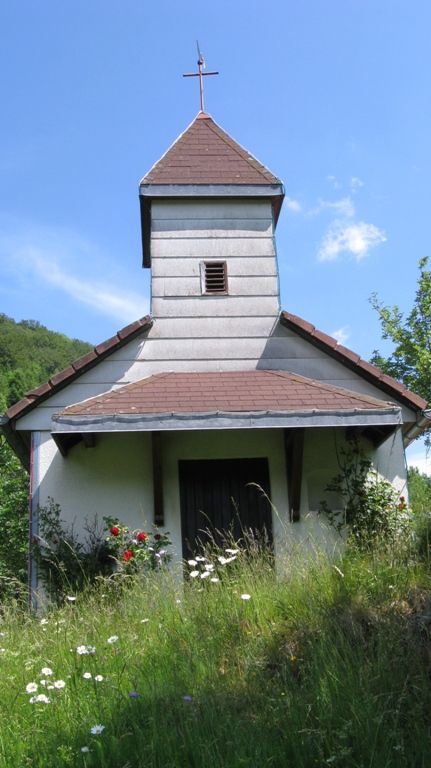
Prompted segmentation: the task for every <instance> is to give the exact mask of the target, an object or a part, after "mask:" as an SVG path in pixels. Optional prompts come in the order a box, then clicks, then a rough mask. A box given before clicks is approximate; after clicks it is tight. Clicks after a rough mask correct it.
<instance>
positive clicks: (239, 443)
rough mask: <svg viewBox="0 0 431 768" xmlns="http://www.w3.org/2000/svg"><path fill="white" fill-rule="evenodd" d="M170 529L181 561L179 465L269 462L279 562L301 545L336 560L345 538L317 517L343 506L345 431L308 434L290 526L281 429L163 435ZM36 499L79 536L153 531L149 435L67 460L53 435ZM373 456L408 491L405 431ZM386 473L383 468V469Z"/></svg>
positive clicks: (43, 452) (42, 449) (117, 438)
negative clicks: (118, 527) (114, 528)
mask: <svg viewBox="0 0 431 768" xmlns="http://www.w3.org/2000/svg"><path fill="white" fill-rule="evenodd" d="M162 440H163V442H162V446H163V448H162V453H163V484H164V507H165V526H164V530H168V531H169V532H170V534H171V538H172V542H173V555H174V562H176V563H178V562H179V561H180V560H181V556H182V544H181V515H180V496H179V477H178V461H179V460H180V459H215V458H219V459H234V458H267V459H268V464H269V473H270V486H271V501H272V504H273V536H274V547H275V552H276V554H277V556H278V557H279V560H280V561H281V559H282V556H283V554H285V553H288V552H289V551H291V549H292V548H294V549H297V548H298V547H299V548H300V549H301V550H303V551H304V552H306V553H312V552H314V551H316V550H321V549H324V550H325V551H326V552H328V553H329V554H333V553H334V552H335V551H336V550H337V548H338V547H339V545H340V543H341V540H340V538H339V536H338V534H336V533H335V531H334V530H333V529H332V528H331V527H330V526H329V525H328V523H327V521H326V519H325V517H324V516H323V515H321V514H318V510H319V504H320V502H321V501H322V500H323V499H326V501H327V502H328V503H329V504H330V505H331V506H332V507H333V508H337V506H338V504H339V500H338V499H337V498H335V497H334V495H330V494H328V493H327V492H326V491H325V487H326V485H327V483H328V482H329V481H330V480H331V479H332V478H333V477H334V475H336V474H337V472H338V464H337V450H339V449H340V448H341V447H342V446H343V443H344V431H343V430H335V429H334V430H328V429H309V430H306V434H305V442H304V461H303V479H302V492H301V515H300V520H299V521H298V522H295V523H291V522H290V521H289V513H288V494H287V491H288V489H287V482H286V466H285V450H284V440H283V433H282V430H276V429H261V430H255V431H249V430H231V431H229V432H226V431H225V430H220V431H212V432H209V433H208V432H204V431H194V432H185V431H184V432H172V433H165V434H163V436H162ZM35 445H36V450H35V455H34V466H35V471H34V474H33V477H34V487H33V489H32V490H33V494H34V495H35V498H37V499H38V503H39V504H40V505H41V506H44V505H45V504H46V503H47V501H48V498H49V497H51V498H53V499H54V501H57V502H59V503H60V505H61V510H62V517H63V519H64V520H65V521H66V523H67V524H68V525H72V524H73V525H74V526H75V529H76V531H77V532H79V531H80V530H81V529H82V525H83V523H84V522H85V520H88V521H92V520H93V519H94V518H95V517H96V518H97V519H98V521H99V522H100V524H101V523H102V521H103V517H104V516H112V517H119V518H120V519H121V520H122V521H124V522H125V523H126V524H127V525H128V526H129V527H130V528H131V529H134V528H147V529H149V530H151V528H152V522H153V489H152V459H151V442H150V435H149V434H148V433H134V434H123V435H121V434H116V435H114V434H105V435H101V436H99V437H98V438H97V442H96V446H95V447H94V448H85V446H84V445H83V444H82V443H80V444H79V445H77V446H75V447H74V448H72V449H71V450H70V452H69V454H68V456H67V457H66V458H64V457H63V456H61V454H60V452H59V451H58V449H57V447H56V445H55V443H54V441H53V440H52V439H51V437H50V436H49V435H48V434H46V433H45V434H43V433H41V435H40V440H38V441H35ZM369 447H370V456H374V463H375V466H376V468H377V469H378V471H379V472H380V473H381V474H382V475H383V476H384V477H386V478H387V479H389V480H391V482H394V483H395V484H396V486H397V487H398V488H399V491H400V493H405V487H404V484H405V478H406V469H405V463H404V454H403V450H402V440H401V435H400V433H397V434H396V435H395V436H394V437H391V438H390V439H388V440H387V441H386V442H385V443H384V444H383V445H382V446H381V447H380V448H379V449H378V450H377V452H375V453H374V452H373V451H372V450H371V446H369ZM385 467H386V469H385Z"/></svg>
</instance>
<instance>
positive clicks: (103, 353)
mask: <svg viewBox="0 0 431 768" xmlns="http://www.w3.org/2000/svg"><path fill="white" fill-rule="evenodd" d="M152 324H153V321H152V319H151V317H150V316H149V315H147V316H146V317H142V318H141V319H140V320H136V321H135V322H134V323H131V324H130V325H126V327H125V328H121V330H119V331H117V333H116V334H115V336H111V338H110V339H107V340H106V341H104V342H102V344H98V345H97V347H94V349H93V350H92V351H91V352H87V354H86V355H84V356H83V357H80V358H79V359H78V360H75V362H73V363H72V365H70V366H69V367H68V368H65V369H64V370H63V371H60V373H56V374H55V375H54V376H52V377H51V378H50V379H49V381H47V382H46V383H45V384H41V386H40V387H37V388H36V389H32V390H31V392H27V394H26V396H25V397H24V398H23V399H22V400H19V401H18V402H17V403H14V405H11V407H10V408H8V410H7V411H6V414H5V415H6V416H7V417H8V418H9V419H18V418H20V417H21V416H24V414H25V413H27V411H30V410H31V409H32V408H34V407H36V406H37V405H39V403H41V402H42V401H43V400H46V399H47V398H48V397H50V396H51V395H53V394H54V393H55V392H57V391H58V390H59V389H62V388H63V387H65V386H67V385H68V384H70V382H71V381H73V380H74V379H76V378H78V376H80V375H81V374H82V373H84V372H85V371H87V370H89V369H90V368H93V366H94V365H96V364H97V363H98V362H99V360H102V359H103V358H104V357H107V356H108V355H109V354H110V353H111V352H115V350H116V349H120V347H122V346H123V345H124V344H126V343H127V342H128V341H131V340H132V339H133V338H135V336H137V335H139V334H140V333H141V332H142V331H145V330H148V329H149V328H151V326H152Z"/></svg>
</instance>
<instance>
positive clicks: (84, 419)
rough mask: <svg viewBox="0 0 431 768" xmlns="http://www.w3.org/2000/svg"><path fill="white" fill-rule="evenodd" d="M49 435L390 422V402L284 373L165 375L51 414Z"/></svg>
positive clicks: (393, 412) (395, 420)
mask: <svg viewBox="0 0 431 768" xmlns="http://www.w3.org/2000/svg"><path fill="white" fill-rule="evenodd" d="M53 422H54V424H53V430H52V431H53V433H62V432H73V431H78V432H84V431H86V432H103V431H133V430H155V429H166V430H172V429H199V428H200V429H223V428H247V427H248V428H255V427H259V426H261V427H266V426H278V427H286V426H299V425H300V426H307V425H308V426H343V425H344V426H349V425H352V426H353V425H364V426H365V425H377V424H379V425H389V424H391V425H394V424H399V423H401V413H400V409H399V407H398V406H397V405H395V404H394V403H389V402H385V401H381V400H378V399H376V398H374V397H369V396H368V395H363V394H359V393H356V392H352V391H350V390H346V389H342V388H341V387H334V386H332V385H330V384H323V383H321V382H318V381H315V380H314V379H308V378H305V377H304V376H299V375H297V374H292V373H287V372H284V371H265V370H253V371H235V372H226V371H224V372H178V373H174V372H170V373H160V374H156V375H154V376H150V377H148V378H146V379H142V380H141V381H138V382H135V383H133V384H128V385H126V386H124V387H121V388H120V389H116V390H113V391H111V392H109V393H107V394H104V395H100V396H97V397H93V398H91V399H89V400H84V401H83V402H81V403H77V404H76V405H73V406H70V407H68V408H66V409H65V410H63V411H61V412H60V413H59V414H56V415H55V416H53Z"/></svg>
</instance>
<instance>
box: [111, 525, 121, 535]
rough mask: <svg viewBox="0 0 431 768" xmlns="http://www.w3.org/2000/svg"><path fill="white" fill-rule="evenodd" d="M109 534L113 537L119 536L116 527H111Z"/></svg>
mask: <svg viewBox="0 0 431 768" xmlns="http://www.w3.org/2000/svg"><path fill="white" fill-rule="evenodd" d="M111 533H112V535H113V536H119V535H120V529H119V527H118V525H113V526H112V528H111Z"/></svg>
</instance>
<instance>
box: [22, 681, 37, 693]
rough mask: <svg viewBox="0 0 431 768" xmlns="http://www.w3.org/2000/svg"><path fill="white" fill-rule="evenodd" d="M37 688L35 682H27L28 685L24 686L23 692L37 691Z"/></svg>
mask: <svg viewBox="0 0 431 768" xmlns="http://www.w3.org/2000/svg"><path fill="white" fill-rule="evenodd" d="M37 688H38V685H37V683H28V685H26V686H25V692H26V693H35V692H36V691H37Z"/></svg>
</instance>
